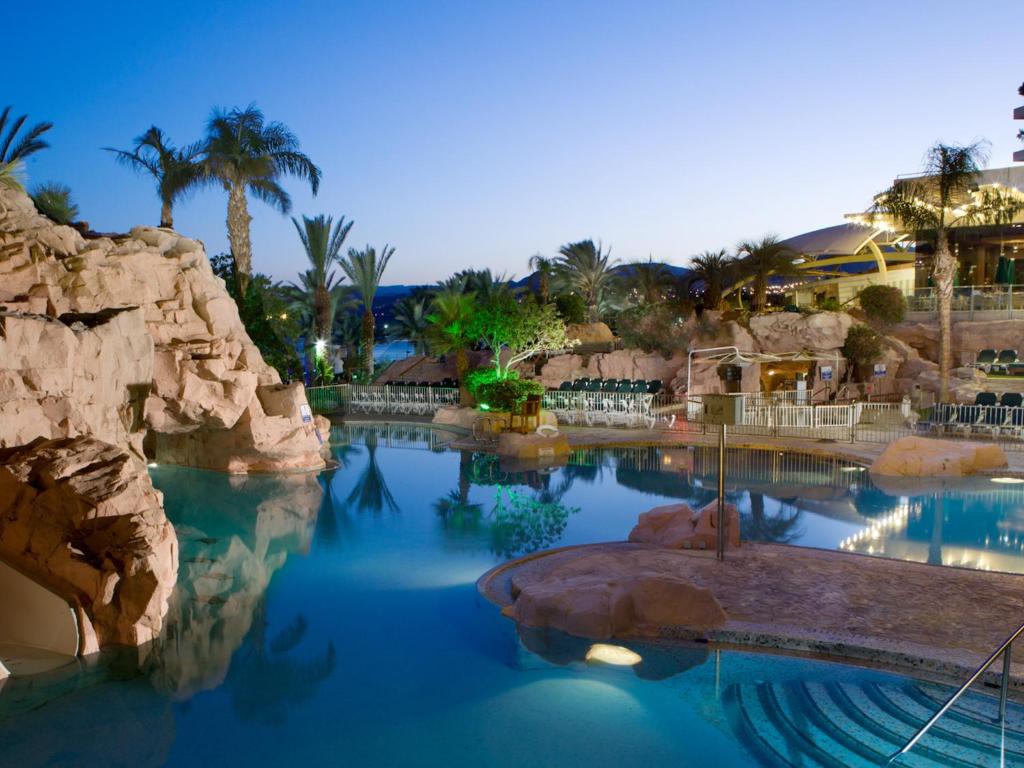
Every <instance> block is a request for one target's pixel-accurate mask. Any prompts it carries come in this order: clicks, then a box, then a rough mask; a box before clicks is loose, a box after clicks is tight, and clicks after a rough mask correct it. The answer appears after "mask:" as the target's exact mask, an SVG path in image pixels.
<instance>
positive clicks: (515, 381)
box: [466, 367, 544, 413]
mask: <svg viewBox="0 0 1024 768" xmlns="http://www.w3.org/2000/svg"><path fill="white" fill-rule="evenodd" d="M466 381H467V386H468V387H469V391H470V393H471V394H472V395H473V397H474V399H476V401H477V402H478V403H480V405H481V407H486V408H487V409H489V410H492V411H500V412H503V413H518V412H519V411H520V409H521V408H522V407H523V403H525V402H526V399H527V398H528V397H531V396H535V397H539V396H540V395H543V394H544V385H543V384H541V383H540V382H539V381H534V380H533V379H523V378H520V376H519V374H518V373H517V372H516V371H508V372H506V373H505V374H504V375H499V374H498V372H497V371H496V370H495V369H494V368H492V367H487V368H477V369H476V370H475V371H470V372H469V375H468V376H467V378H466Z"/></svg>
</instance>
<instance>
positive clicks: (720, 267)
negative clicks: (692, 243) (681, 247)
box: [690, 248, 736, 309]
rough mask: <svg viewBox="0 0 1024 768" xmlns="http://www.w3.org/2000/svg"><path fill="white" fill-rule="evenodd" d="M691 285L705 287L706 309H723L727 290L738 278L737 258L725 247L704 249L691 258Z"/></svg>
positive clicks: (704, 301) (703, 297) (703, 298)
mask: <svg viewBox="0 0 1024 768" xmlns="http://www.w3.org/2000/svg"><path fill="white" fill-rule="evenodd" d="M690 270H691V271H690V281H691V285H692V284H694V283H700V284H701V286H702V287H703V296H702V301H703V304H704V307H705V309H721V307H722V300H723V299H724V298H725V295H726V294H725V290H726V288H727V287H729V286H730V285H731V284H732V283H733V282H735V280H736V274H735V271H736V260H735V259H734V258H733V257H732V256H731V255H730V254H729V252H728V251H726V250H725V248H721V249H719V250H717V251H704V252H703V253H701V254H699V255H697V256H694V257H693V258H692V259H691V260H690Z"/></svg>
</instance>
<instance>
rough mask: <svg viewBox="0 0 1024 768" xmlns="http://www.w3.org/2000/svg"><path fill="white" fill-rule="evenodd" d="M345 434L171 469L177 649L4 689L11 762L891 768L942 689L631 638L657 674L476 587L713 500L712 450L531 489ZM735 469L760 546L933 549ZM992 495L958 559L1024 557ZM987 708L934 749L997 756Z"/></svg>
mask: <svg viewBox="0 0 1024 768" xmlns="http://www.w3.org/2000/svg"><path fill="white" fill-rule="evenodd" d="M333 437H334V439H335V440H336V441H337V443H336V445H335V446H334V451H335V455H336V456H337V458H338V459H339V461H340V462H341V465H342V466H341V467H340V468H339V469H337V470H334V471H329V472H325V473H322V474H321V475H320V476H319V477H316V476H312V475H279V476H272V477H271V476H266V477H260V476H252V477H229V476H225V475H220V474H216V473H210V472H203V471H196V470H187V469H181V468H172V467H157V468H155V469H154V470H153V478H154V482H155V483H156V485H157V486H158V487H159V488H160V489H161V490H163V491H164V493H165V503H166V507H167V511H168V514H169V516H170V517H171V519H172V521H173V522H174V524H175V527H176V529H177V531H178V534H179V538H180V541H181V574H180V577H179V585H178V589H177V590H176V593H175V596H174V599H173V603H172V606H171V612H170V615H169V617H168V622H167V629H166V632H165V633H164V635H163V637H162V638H161V640H160V641H159V642H158V643H155V644H154V645H153V646H151V647H149V648H146V649H140V650H139V651H135V650H133V651H131V652H124V653H118V654H106V655H105V656H104V657H103V658H101V659H99V660H90V661H89V662H87V663H84V664H83V665H82V666H81V667H80V668H78V669H67V668H65V669H64V670H61V671H60V672H59V673H54V674H51V675H48V676H45V677H42V678H31V679H25V680H17V679H14V680H10V681H8V683H7V685H6V686H5V687H4V689H3V690H2V691H0V739H2V743H3V744H4V749H3V750H2V751H0V764H4V765H18V766H31V765H75V766H79V765H131V766H149V765H164V764H170V765H198V764H210V763H217V764H221V765H248V766H252V765H276V764H288V765H304V764H317V765H321V764H326V765H366V766H497V767H498V768H501V767H502V766H522V765H536V766H629V765H649V764H652V763H654V762H655V761H664V762H663V764H666V765H668V764H671V765H675V766H699V765H716V766H750V765H779V764H794V765H819V764H820V765H829V764H832V765H870V764H873V761H874V762H877V761H876V760H875V758H877V757H878V756H879V755H883V754H885V753H886V752H887V750H888V749H889V747H890V746H891V744H892V743H896V742H897V741H898V740H899V737H900V736H901V735H904V737H905V735H909V733H910V732H912V730H913V727H912V723H913V722H914V718H919V719H920V718H921V717H922V715H923V714H924V713H927V712H928V711H929V709H928V707H929V702H932V701H934V700H936V699H937V698H939V697H941V695H943V694H944V693H945V689H943V688H941V687H938V686H934V685H929V684H925V683H919V682H914V681H910V680H908V679H906V678H901V677H897V676H893V675H888V674H885V673H882V672H877V671H871V670H866V669H860V668H855V667H848V666H844V665H839V664H830V663H825V662H820V661H815V660H810V659H800V658H792V657H785V656H773V655H768V654H760V653H745V652H738V651H716V650H714V649H709V648H708V647H707V646H701V645H695V646H692V647H681V648H672V649H667V648H664V647H659V646H656V645H650V644H646V645H644V644H630V646H631V647H632V648H633V649H634V650H636V651H637V652H638V653H639V654H640V655H641V656H642V658H643V663H642V664H640V665H639V666H637V667H632V668H631V667H615V666H606V665H595V664H587V663H585V662H584V661H582V656H583V654H584V653H585V651H586V649H587V647H589V643H586V642H585V641H581V640H577V639H574V638H570V637H566V636H562V635H557V634H553V633H522V634H520V633H519V632H517V630H516V627H515V626H514V625H513V624H512V623H511V622H509V621H508V620H506V619H504V618H502V617H501V616H500V614H499V613H498V611H497V609H495V608H494V607H493V606H492V605H490V604H489V603H488V602H486V601H485V600H484V599H483V598H481V597H480V596H479V595H478V594H477V592H476V588H475V581H476V579H477V578H478V577H479V575H480V574H481V573H483V572H484V571H485V570H487V569H488V568H490V567H491V566H493V565H494V564H496V563H498V562H501V561H502V560H504V559H507V558H508V557H511V556H514V555H517V554H521V553H524V552H528V551H532V550H534V549H537V548H541V547H547V546H552V545H556V544H570V543H584V542H588V541H598V540H607V539H616V538H622V537H623V536H624V535H625V534H626V533H627V532H628V531H629V528H630V527H631V526H632V524H633V523H634V522H635V520H636V516H637V514H638V513H639V512H640V511H643V510H645V509H648V508H650V507H652V506H655V505H657V504H661V503H668V502H671V501H678V500H687V501H691V502H694V503H702V502H704V501H706V500H709V499H710V498H711V497H712V496H713V491H712V490H711V489H710V486H711V485H713V483H711V482H710V480H708V475H707V473H706V472H705V468H706V467H707V466H709V465H710V463H711V459H712V458H713V455H712V454H707V453H704V452H701V451H696V452H694V451H686V450H678V449H673V450H659V449H639V450H622V451H600V452H597V451H595V452H586V453H582V454H577V455H575V456H574V457H573V460H572V463H571V464H570V466H568V467H566V468H562V469H557V470H555V471H553V472H550V473H537V472H529V473H515V472H511V471H509V468H508V467H507V466H503V465H502V464H501V463H500V462H498V461H497V460H496V459H494V458H493V457H490V456H485V455H479V454H473V453H460V452H456V451H448V450H445V449H444V445H445V443H446V441H447V439H448V436H446V435H445V434H444V433H440V432H433V431H430V430H426V429H424V428H421V427H415V426H408V425H399V426H391V425H373V426H365V427H343V428H337V429H336V430H335V431H334V435H333ZM730 464H731V474H730V476H731V478H732V480H731V481H730V486H731V487H733V484H734V486H735V487H733V490H731V491H730V495H731V498H732V499H734V500H735V501H737V502H738V503H739V504H740V508H741V510H742V512H743V518H742V519H743V525H744V530H745V532H746V533H747V534H748V535H757V536H758V537H760V538H766V539H772V540H780V541H792V542H797V543H812V544H815V545H818V546H833V547H834V546H838V545H839V544H840V543H841V542H844V541H846V540H848V539H850V537H851V535H854V534H856V533H857V531H860V530H863V529H864V528H865V527H866V526H868V525H871V524H872V522H874V524H875V525H876V528H877V530H878V531H879V534H878V536H876V537H873V538H872V541H878V542H881V543H882V544H884V546H885V547H886V548H887V549H888V551H890V553H891V552H892V551H894V549H893V548H895V547H896V543H897V542H905V544H903V545H901V546H902V547H903V549H902V550H900V551H901V552H906V553H908V554H914V556H917V554H919V553H920V551H921V548H922V547H924V550H923V551H926V552H930V551H932V549H934V547H933V546H932V542H933V540H934V539H935V538H936V533H935V530H934V525H933V524H932V522H933V521H934V519H935V515H936V513H935V511H934V509H932V508H930V507H928V506H927V504H926V503H925V501H926V499H925V498H917V497H905V496H889V495H888V494H884V493H882V492H881V491H880V490H879V489H877V488H875V487H874V486H873V485H872V484H871V482H870V480H868V479H867V478H866V477H865V473H863V472H859V471H856V470H851V471H846V469H847V468H848V466H849V465H848V464H846V463H845V462H841V461H830V460H817V459H815V460H812V459H809V458H807V457H792V456H780V455H778V454H777V452H771V453H767V454H765V453H744V454H735V455H733V456H731V457H730ZM986 493H987V492H985V493H981V494H978V493H976V492H973V491H971V492H968V491H963V493H962V495H963V499H964V501H963V504H962V505H958V504H954V503H951V502H950V497H949V496H947V497H946V500H945V502H944V504H943V506H942V511H941V515H940V517H941V523H942V524H941V526H940V532H941V536H939V537H938V547H937V549H938V551H939V555H940V556H941V557H943V558H945V557H946V556H948V553H949V552H950V551H955V552H956V556H959V552H960V550H961V549H970V550H971V551H972V552H974V551H978V552H981V553H983V554H985V555H986V556H991V557H995V556H996V555H998V556H999V557H1001V558H1007V559H1008V560H1012V561H1013V562H1016V560H1015V559H1014V558H1016V557H1017V555H1015V554H1013V552H1012V549H1013V548H1012V545H1011V542H1012V541H1013V539H1012V536H1011V538H1010V539H1009V540H1007V541H1004V540H1003V539H1001V538H999V536H998V535H997V536H996V537H995V538H993V536H992V535H991V531H995V532H999V533H1000V534H1003V535H1008V534H1009V532H1010V531H1011V530H1012V529H1011V527H1010V522H1008V521H1012V520H1013V519H1015V517H1014V516H1015V514H1016V511H1017V509H1018V508H1019V507H1018V506H1015V505H1017V504H1018V502H1024V497H1022V498H1019V499H1018V498H1017V497H1016V496H1015V495H1014V494H1016V493H1017V492H1015V491H1014V490H1012V489H1002V490H999V491H996V492H994V493H996V494H997V495H996V496H993V497H992V499H990V500H989V501H986V502H985V504H986V506H984V507H983V508H982V513H981V514H979V515H978V516H977V518H978V520H977V527H972V526H971V525H969V524H968V517H970V516H971V515H973V512H972V510H973V509H974V508H975V505H976V503H978V497H979V496H985V495H986ZM1004 493H1006V494H1010V496H1002V495H999V494H1004ZM1011 499H1013V500H1012V501H1011ZM961 506H962V509H961ZM1022 506H1024V504H1022ZM929 515H931V517H929ZM881 520H892V521H899V520H905V521H906V525H902V523H900V524H897V522H892V523H886V524H885V525H884V526H883V525H881V524H880V523H879V521H881ZM986 536H988V545H987V547H986V545H985V543H984V542H985V540H986V539H985V537H986ZM857 541H858V542H859V541H861V539H858V540H857ZM857 546H859V544H858V545H857ZM954 548H955V550H954ZM988 706H990V701H989V700H988V699H986V698H985V697H980V696H979V697H972V698H971V699H970V700H969V701H968V702H967V703H966V704H965V705H964V707H962V708H961V709H960V719H959V720H953V721H951V722H950V723H949V724H948V726H947V727H946V730H945V731H943V732H942V733H940V734H939V735H937V736H936V737H934V738H933V737H931V736H929V737H928V740H929V741H928V743H927V744H926V745H925V746H926V747H927V749H931V750H934V751H935V754H943V755H944V754H947V752H949V750H953V751H956V750H961V751H962V750H964V749H977V748H978V744H979V743H981V742H984V743H988V744H990V745H991V743H992V739H993V738H994V736H993V733H992V731H991V729H986V727H985V726H984V724H983V723H982V715H983V714H985V712H984V710H985V708H986V707H988ZM1012 723H1013V732H1012V733H1011V738H1010V746H1011V748H1012V750H1013V751H1012V753H1011V762H1012V759H1020V760H1024V736H1022V735H1021V734H1022V733H1024V722H1022V718H1021V712H1020V710H1019V709H1018V708H1016V707H1015V708H1013V713H1012ZM886 733H890V737H889V738H887V737H886V736H885V734H886ZM927 749H926V752H927ZM985 754H988V755H992V754H995V753H994V752H992V751H991V750H989V752H987V753H985ZM829 760H832V762H831V763H830V762H829ZM837 761H838V762H837ZM908 764H914V763H908ZM919 764H925V763H919ZM932 764H935V763H932Z"/></svg>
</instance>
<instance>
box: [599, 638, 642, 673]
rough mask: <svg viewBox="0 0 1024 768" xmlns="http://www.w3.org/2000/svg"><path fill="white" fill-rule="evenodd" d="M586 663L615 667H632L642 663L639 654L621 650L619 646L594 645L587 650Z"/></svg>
mask: <svg viewBox="0 0 1024 768" xmlns="http://www.w3.org/2000/svg"><path fill="white" fill-rule="evenodd" d="M586 660H587V661H591V662H593V661H599V662H601V663H603V664H614V665H615V666H617V667H632V666H633V665H634V664H639V663H640V662H641V661H643V658H641V656H640V654H639V653H635V652H634V651H631V650H629V648H623V647H622V646H621V645H608V644H606V643H594V644H593V645H592V646H590V648H589V649H588V650H587V655H586Z"/></svg>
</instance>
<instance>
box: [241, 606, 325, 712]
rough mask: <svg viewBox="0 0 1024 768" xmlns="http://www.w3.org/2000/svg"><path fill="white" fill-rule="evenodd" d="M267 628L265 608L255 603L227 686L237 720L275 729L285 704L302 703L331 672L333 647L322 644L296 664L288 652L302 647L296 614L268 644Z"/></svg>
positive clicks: (303, 630) (301, 625)
mask: <svg viewBox="0 0 1024 768" xmlns="http://www.w3.org/2000/svg"><path fill="white" fill-rule="evenodd" d="M267 626H268V625H267V619H266V603H265V601H264V600H260V602H259V603H258V604H257V606H256V609H255V616H254V619H253V625H252V629H250V630H249V635H248V637H247V638H246V643H245V645H243V647H242V648H241V649H240V650H239V652H238V654H237V655H236V656H235V659H234V661H233V662H232V664H231V671H230V672H229V673H228V680H227V682H228V686H229V687H230V690H231V701H232V704H233V705H234V708H235V711H236V712H237V713H238V714H239V716H240V717H242V719H244V720H255V721H258V722H261V723H266V724H280V723H283V722H284V721H285V720H286V719H287V712H288V709H289V706H290V705H291V704H293V703H294V702H297V701H303V700H305V699H308V698H309V697H310V696H312V695H313V693H314V692H315V688H316V686H317V684H319V683H321V682H322V681H324V680H326V679H327V678H328V677H330V676H331V674H332V673H333V672H334V666H335V652H334V644H333V643H331V642H330V641H328V643H327V649H326V650H325V651H324V654H323V655H322V656H318V657H315V658H313V659H309V660H296V659H294V658H292V657H291V656H290V653H291V652H292V651H293V650H295V649H296V648H297V647H298V646H299V645H300V644H301V643H302V640H303V637H304V636H305V634H306V619H305V618H304V617H303V616H302V615H301V614H299V615H298V616H296V617H295V619H294V620H293V621H292V622H291V624H289V625H288V626H287V627H285V628H284V629H283V630H281V631H280V632H278V633H277V634H276V635H275V636H274V637H272V638H270V639H269V640H268V638H267Z"/></svg>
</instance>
